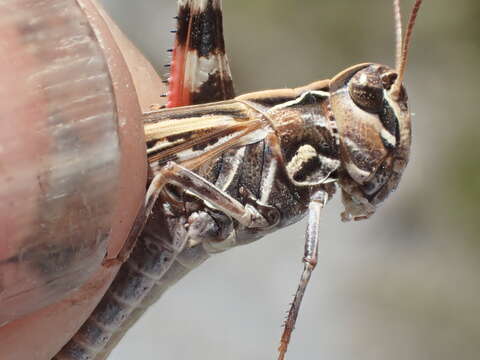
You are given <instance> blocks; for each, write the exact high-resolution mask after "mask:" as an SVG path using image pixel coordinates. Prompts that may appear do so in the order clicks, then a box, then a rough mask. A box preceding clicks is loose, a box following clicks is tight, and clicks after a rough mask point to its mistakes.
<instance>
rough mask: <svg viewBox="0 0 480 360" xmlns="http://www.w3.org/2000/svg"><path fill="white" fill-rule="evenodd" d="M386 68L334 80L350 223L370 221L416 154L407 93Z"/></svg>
mask: <svg viewBox="0 0 480 360" xmlns="http://www.w3.org/2000/svg"><path fill="white" fill-rule="evenodd" d="M397 78H398V74H397V72H396V71H395V70H392V69H390V68H388V67H386V66H383V65H378V64H360V65H356V66H353V67H351V68H349V69H347V70H345V71H342V72H341V73H340V74H338V75H337V76H335V77H334V78H333V79H332V80H331V81H330V94H331V97H330V105H331V109H332V112H333V115H334V116H335V119H336V123H337V127H338V134H339V139H340V159H341V163H342V170H341V171H340V173H339V183H340V186H341V187H342V195H343V202H344V205H345V213H344V214H343V219H344V220H350V219H351V218H353V219H356V220H360V219H363V218H368V217H369V216H370V215H371V214H373V213H374V212H375V208H376V205H377V204H379V203H380V202H382V201H383V200H384V199H385V198H386V197H387V196H388V195H389V194H390V193H391V192H392V191H393V190H395V189H396V188H397V186H398V183H399V181H400V178H401V176H402V173H403V170H404V169H405V166H406V165H407V162H408V158H409V154H410V143H411V123H410V113H409V111H408V106H407V95H406V92H405V89H404V88H403V87H400V89H399V90H397V89H396V88H395V87H394V84H395V81H396V79H397Z"/></svg>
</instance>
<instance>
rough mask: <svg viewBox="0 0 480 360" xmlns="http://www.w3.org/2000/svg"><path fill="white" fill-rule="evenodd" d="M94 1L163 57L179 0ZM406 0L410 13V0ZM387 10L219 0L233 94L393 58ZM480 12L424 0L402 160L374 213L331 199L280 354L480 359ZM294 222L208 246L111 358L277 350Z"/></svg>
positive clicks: (336, 358)
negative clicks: (238, 241)
mask: <svg viewBox="0 0 480 360" xmlns="http://www.w3.org/2000/svg"><path fill="white" fill-rule="evenodd" d="M101 2H102V3H103V4H104V6H105V7H106V8H107V10H108V12H109V13H110V14H111V16H112V17H113V18H114V19H115V20H116V21H117V22H118V24H119V25H120V27H121V28H122V29H123V30H124V31H125V32H126V33H127V34H128V36H129V37H130V38H131V40H132V41H133V42H134V43H135V44H136V45H137V46H138V47H139V48H140V49H141V50H142V51H143V52H144V53H145V54H146V56H147V57H148V58H149V59H150V60H151V61H152V63H153V64H154V65H155V66H156V68H157V69H159V71H163V67H162V65H163V64H164V63H166V62H168V57H167V55H166V52H165V50H166V49H167V48H168V47H170V46H171V42H172V35H171V34H170V33H169V30H170V29H172V28H173V27H174V25H175V24H174V21H173V19H172V17H173V16H174V15H175V9H176V2H175V1H174V0H169V1H167V0H164V1H161V0H137V1H131V0H103V1H101ZM402 3H403V8H404V18H405V17H406V13H407V9H408V10H409V9H410V6H411V3H412V1H403V2H402ZM391 14H392V10H391V1H387V0H382V1H379V0H376V1H374V0H363V1H345V0H344V1H339V0H322V1H319V0H317V1H314V0H309V1H307V0H304V1H294V0H264V1H258V0H257V1H255V0H242V1H233V0H225V2H224V20H225V37H226V44H227V50H228V53H229V57H230V62H231V66H232V71H233V76H234V80H235V84H236V91H237V93H238V94H240V93H244V92H248V91H253V90H260V89H268V88H279V87H294V86H299V85H303V84H305V83H308V82H311V81H313V80H315V79H323V78H328V77H332V76H333V75H334V74H336V73H337V72H339V71H340V70H342V69H344V68H345V67H347V66H350V65H353V64H356V63H360V62H365V61H373V62H380V63H386V64H390V65H393V62H394V53H393V52H394V43H393V40H394V34H393V24H392V22H393V20H392V15H391ZM479 18H480V2H478V1H476V0H464V1H461V2H452V1H449V0H435V1H428V0H426V1H425V4H424V7H423V8H422V10H421V13H420V15H419V19H418V23H417V27H416V29H415V34H414V42H413V46H412V49H411V55H410V62H409V66H408V71H407V76H406V84H407V89H408V92H409V96H410V106H411V109H412V111H413V113H414V114H415V116H414V118H413V122H414V123H413V126H414V129H413V130H414V138H413V149H412V158H411V162H410V165H409V167H408V168H407V171H406V173H405V174H404V177H403V181H402V183H401V186H400V189H399V190H398V191H397V192H396V193H395V194H394V195H393V196H391V197H390V198H389V200H388V201H387V202H386V204H385V205H384V206H383V207H382V208H381V209H379V211H378V212H377V214H376V215H375V216H374V217H373V218H371V219H370V220H368V221H364V222H358V223H347V224H343V223H341V222H340V219H339V213H340V211H341V206H340V201H339V200H338V199H335V200H334V201H333V202H331V203H330V204H329V206H328V207H327V209H326V212H325V216H324V223H323V229H322V238H323V241H322V242H321V245H320V260H319V265H318V266H317V269H316V271H315V273H314V275H313V278H312V281H311V283H310V286H309V289H308V291H307V294H306V298H305V300H304V303H303V307H302V309H301V313H300V316H299V320H298V323H297V328H296V330H295V332H294V336H293V340H292V342H291V346H290V348H289V352H288V354H287V358H288V359H291V360H293V359H306V358H313V359H331V360H350V359H355V360H367V359H368V360H374V359H389V360H404V359H415V360H427V359H436V360H451V359H461V360H474V359H479V356H480V355H479V354H480V301H479V297H480V242H479V235H480V219H479V218H478V209H479V202H480V167H479V159H480V130H479V128H478V125H477V118H478V116H479V114H478V112H479V111H478V107H477V105H478V103H479V100H480V99H479V96H478V94H479V87H480V81H479V80H480V78H479V69H478V67H479V66H480V36H479V35H480V25H479V20H478V19H479ZM404 20H405V19H404ZM304 228H305V223H304V222H302V223H300V224H298V225H296V226H292V227H291V228H289V229H288V230H285V231H282V232H280V233H277V234H274V235H271V236H269V237H268V238H265V239H262V240H260V241H258V242H257V243H254V244H251V245H249V246H246V247H243V248H237V249H233V250H231V251H229V252H227V253H224V254H221V255H218V256H217V257H215V258H213V259H211V260H210V261H209V262H207V263H206V264H204V265H203V266H201V267H200V268H199V269H197V270H196V271H194V272H192V273H191V274H190V275H189V276H188V277H187V278H185V279H184V280H182V281H181V282H180V283H179V284H177V286H175V287H174V288H172V289H171V290H170V291H169V292H168V293H167V294H166V295H165V296H164V297H163V299H161V300H160V301H159V302H158V303H157V304H156V305H155V306H154V308H152V309H150V310H149V311H148V312H147V314H146V316H144V317H143V318H142V319H141V320H140V321H139V322H138V323H137V325H136V326H135V327H134V328H132V329H131V330H130V331H129V333H128V334H127V336H126V337H125V338H124V339H123V341H122V342H121V343H120V345H119V346H118V347H117V348H116V350H115V351H114V352H113V354H112V356H111V359H112V360H124V359H125V360H126V359H133V358H136V359H142V360H150V359H152V360H153V359H176V360H181V359H192V358H196V359H207V358H208V359H231V360H235V359H246V358H248V359H273V358H275V357H276V348H277V346H278V342H279V337H280V333H281V324H282V321H283V318H284V313H285V311H286V310H287V307H288V304H289V302H290V300H291V297H292V294H293V293H294V290H295V289H296V286H297V281H298V278H299V276H300V272H301V269H302V266H301V262H300V260H301V257H302V254H303V236H304V235H303V234H304Z"/></svg>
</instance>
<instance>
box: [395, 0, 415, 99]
mask: <svg viewBox="0 0 480 360" xmlns="http://www.w3.org/2000/svg"><path fill="white" fill-rule="evenodd" d="M422 2H423V0H416V1H415V4H414V5H413V8H412V12H411V13H410V18H409V19H408V25H407V31H406V33H405V37H404V38H403V41H402V45H401V50H402V51H401V56H400V54H399V48H400V47H399V46H398V37H399V30H398V27H400V37H401V27H402V26H401V24H400V25H399V23H398V18H401V16H400V0H394V2H393V4H394V13H395V27H396V32H397V34H396V35H397V54H396V70H397V72H398V78H397V80H396V81H395V84H393V86H392V95H393V96H398V94H399V92H400V87H401V86H402V81H403V77H404V76H405V69H406V67H407V62H408V49H409V47H410V43H411V40H412V33H413V27H414V26H415V20H416V19H417V14H418V11H419V10H420V5H422Z"/></svg>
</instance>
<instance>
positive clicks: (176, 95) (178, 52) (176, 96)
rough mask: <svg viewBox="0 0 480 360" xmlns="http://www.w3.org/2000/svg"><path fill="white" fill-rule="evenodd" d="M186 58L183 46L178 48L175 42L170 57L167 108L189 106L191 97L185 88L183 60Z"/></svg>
mask: <svg viewBox="0 0 480 360" xmlns="http://www.w3.org/2000/svg"><path fill="white" fill-rule="evenodd" d="M186 57H187V54H186V50H185V48H184V47H183V46H179V45H178V42H176V41H175V46H174V50H173V55H172V62H171V67H170V69H171V73H170V78H169V79H168V98H167V107H168V108H172V107H177V106H186V105H191V104H192V102H191V96H190V91H189V90H188V88H185V85H188V84H185V70H186V69H185V59H186Z"/></svg>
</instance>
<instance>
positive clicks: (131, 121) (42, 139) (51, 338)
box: [0, 0, 160, 360]
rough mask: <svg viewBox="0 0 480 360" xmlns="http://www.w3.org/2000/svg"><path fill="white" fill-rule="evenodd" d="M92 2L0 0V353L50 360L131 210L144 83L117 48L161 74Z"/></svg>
mask: <svg viewBox="0 0 480 360" xmlns="http://www.w3.org/2000/svg"><path fill="white" fill-rule="evenodd" d="M97 10H98V6H97V5H96V4H95V3H94V2H92V1H90V0H78V1H75V0H50V1H38V0H4V1H0V359H2V360H4V359H7V360H8V359H15V360H23V359H28V360H32V359H50V358H51V357H52V356H53V355H54V354H55V353H56V352H57V351H58V350H59V349H60V348H61V346H62V345H63V344H65V342H66V341H68V339H69V338H70V337H71V336H72V334H73V333H74V332H75V331H76V330H77V329H78V327H79V326H80V325H81V324H82V323H83V321H84V320H85V319H86V317H88V315H89V314H90V312H91V311H92V310H93V308H94V307H95V305H96V304H97V302H98V301H99V300H100V298H101V296H102V295H103V293H104V292H105V290H106V288H107V287H108V285H109V283H110V282H111V281H112V279H113V277H114V276H115V274H116V271H117V270H118V266H119V264H118V263H115V262H112V261H105V260H113V259H115V258H116V256H117V255H118V253H119V251H121V249H122V248H123V247H124V246H125V244H126V243H129V242H128V241H127V238H128V236H129V233H130V230H131V228H132V225H133V223H134V221H135V217H136V215H137V214H138V213H140V212H141V205H142V203H143V197H144V191H145V182H146V155H145V154H146V153H145V142H144V137H143V128H142V123H141V110H140V105H139V98H138V95H137V93H143V94H148V93H149V90H148V89H145V88H144V89H142V91H138V87H137V88H136V85H137V84H136V83H135V84H134V82H133V80H132V75H131V72H132V73H134V74H133V75H134V76H136V75H135V71H133V70H131V71H130V70H129V68H128V67H127V63H126V61H125V59H124V55H123V53H124V52H127V53H129V54H130V56H129V58H130V59H133V60H131V62H132V63H133V65H135V66H136V69H137V70H136V71H137V72H138V73H141V74H142V76H140V77H141V78H144V79H150V82H148V84H149V86H153V84H158V83H159V79H157V78H156V74H154V72H153V71H152V69H151V67H150V66H149V64H148V63H147V62H146V61H145V60H144V59H143V57H142V56H141V55H140V54H137V53H136V49H135V48H134V47H132V46H131V45H130V44H129V43H128V41H125V40H123V42H124V44H123V48H122V49H120V48H119V46H118V45H117V42H118V40H117V39H118V36H121V35H119V34H117V35H116V36H117V39H115V38H114V37H113V36H112V34H111V33H110V29H109V27H108V26H107V24H106V23H105V19H104V16H102V15H100V14H99V13H98V11H97ZM127 48H128V49H127ZM131 65H132V64H129V66H131ZM147 73H148V74H147ZM135 90H137V91H135ZM157 91H158V92H159V91H160V90H159V89H155V90H153V91H151V92H152V93H153V92H157ZM130 235H131V236H130V238H134V236H135V234H130ZM105 264H109V266H106V265H105ZM112 264H113V265H112Z"/></svg>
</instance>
